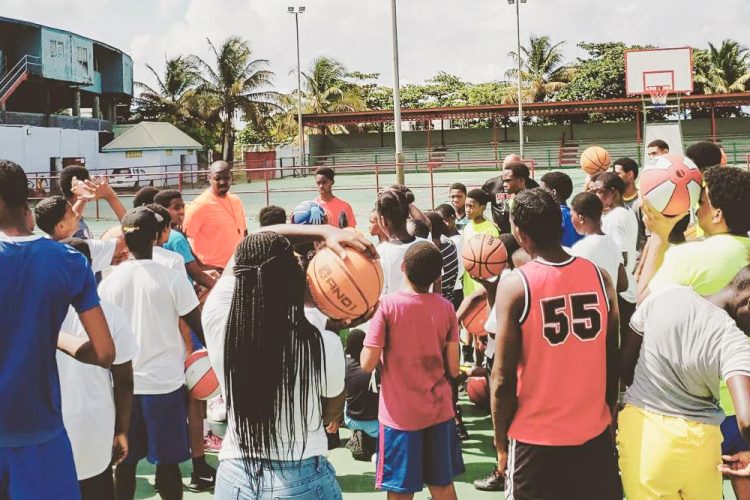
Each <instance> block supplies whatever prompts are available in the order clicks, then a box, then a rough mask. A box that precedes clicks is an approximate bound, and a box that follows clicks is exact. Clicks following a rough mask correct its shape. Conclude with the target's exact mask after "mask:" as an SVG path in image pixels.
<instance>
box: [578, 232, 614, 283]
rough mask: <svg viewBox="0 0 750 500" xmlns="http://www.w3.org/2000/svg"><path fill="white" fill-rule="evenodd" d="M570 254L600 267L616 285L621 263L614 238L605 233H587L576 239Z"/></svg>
mask: <svg viewBox="0 0 750 500" xmlns="http://www.w3.org/2000/svg"><path fill="white" fill-rule="evenodd" d="M570 253H571V255H575V256H576V257H583V258H584V259H588V260H590V261H591V262H593V263H594V264H596V265H597V266H599V267H601V268H602V269H604V270H605V271H607V274H609V278H610V280H611V281H612V284H613V285H614V286H615V288H616V287H617V276H619V271H620V264H622V263H623V260H622V251H621V250H620V247H619V246H618V245H617V243H615V240H614V239H612V237H611V236H609V235H607V234H589V235H587V236H586V237H585V238H583V239H580V240H578V241H577V242H576V243H575V244H574V245H573V247H572V248H571V249H570Z"/></svg>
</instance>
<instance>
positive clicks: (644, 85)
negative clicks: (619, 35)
mask: <svg viewBox="0 0 750 500" xmlns="http://www.w3.org/2000/svg"><path fill="white" fill-rule="evenodd" d="M656 87H660V88H662V89H663V90H668V91H669V93H671V94H676V93H680V94H683V93H686V92H692V91H693V49H691V48H690V47H677V48H673V49H646V50H626V51H625V93H627V94H628V95H640V94H648V93H649V91H650V90H653V89H655V88H656Z"/></svg>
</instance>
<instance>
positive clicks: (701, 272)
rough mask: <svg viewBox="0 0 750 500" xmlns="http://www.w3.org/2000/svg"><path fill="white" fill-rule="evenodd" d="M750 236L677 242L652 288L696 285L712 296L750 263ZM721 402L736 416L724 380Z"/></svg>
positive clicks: (718, 237) (719, 236)
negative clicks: (678, 243) (749, 259)
mask: <svg viewBox="0 0 750 500" xmlns="http://www.w3.org/2000/svg"><path fill="white" fill-rule="evenodd" d="M748 257H750V238H747V237H744V236H734V235H731V234H717V235H714V236H710V237H708V238H706V239H705V240H702V241H691V242H689V243H683V244H681V245H675V246H673V247H671V248H670V249H669V250H667V253H666V255H665V256H664V264H663V265H662V266H661V268H659V270H658V271H657V272H656V274H655V275H654V277H653V279H652V280H651V282H650V283H649V285H648V287H649V289H651V290H652V291H653V290H656V289H657V288H659V287H660V286H663V285H666V284H671V283H675V284H678V285H685V286H689V287H692V288H693V290H695V291H696V293H698V294H700V295H711V294H713V293H716V292H718V291H719V290H721V289H722V288H724V287H725V286H726V285H727V284H729V282H730V281H732V279H733V278H734V276H735V275H736V274H737V272H739V270H740V269H742V268H743V267H744V266H746V265H747V264H748ZM720 393H721V400H720V404H721V407H722V409H723V410H724V413H725V414H726V415H727V416H729V415H734V403H733V402H732V397H731V396H730V395H729V390H728V389H727V385H726V384H725V383H724V382H723V381H722V383H721V387H720Z"/></svg>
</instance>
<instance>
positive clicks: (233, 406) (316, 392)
mask: <svg viewBox="0 0 750 500" xmlns="http://www.w3.org/2000/svg"><path fill="white" fill-rule="evenodd" d="M306 241H324V242H325V243H326V244H327V245H328V246H329V247H331V249H332V250H334V251H336V252H338V253H342V252H343V248H342V245H343V246H350V247H354V248H357V249H360V250H363V251H368V252H370V253H371V254H372V255H373V256H376V253H375V250H374V248H373V246H372V243H370V242H369V241H368V240H367V239H365V238H364V236H361V235H359V234H357V233H354V232H350V231H344V230H341V229H337V228H334V227H332V226H327V225H325V226H302V225H279V226H270V227H267V228H263V232H257V233H253V234H250V235H249V236H248V237H246V238H245V239H244V240H242V242H241V243H240V244H239V246H238V247H237V250H236V252H235V256H234V263H233V264H232V263H230V265H229V266H228V267H227V269H226V270H225V272H224V275H223V276H222V277H221V278H220V279H219V280H218V281H217V284H216V286H215V287H214V289H213V290H212V292H211V294H210V295H209V298H208V300H207V301H206V303H205V306H204V309H203V318H202V320H203V325H204V333H205V336H206V345H207V347H208V352H209V357H210V360H211V365H212V366H213V368H214V370H215V372H216V375H217V377H218V378H219V383H220V385H221V389H222V393H223V395H224V398H225V400H226V404H227V414H228V428H227V434H226V436H225V438H224V443H223V446H222V449H221V453H220V455H219V470H218V472H217V479H216V487H215V498H217V499H219V500H223V499H229V498H231V499H243V500H244V499H271V498H279V497H294V498H321V499H323V498H325V499H337V498H341V490H340V488H339V486H338V484H337V482H336V477H335V471H334V469H333V466H332V465H331V464H330V463H329V462H328V461H327V459H326V455H327V441H326V436H325V430H324V425H325V424H327V423H328V422H330V421H331V420H332V419H333V417H334V415H338V414H339V413H340V412H341V409H342V407H343V400H342V401H341V402H339V399H342V398H340V395H341V394H342V393H343V389H344V360H343V356H341V355H340V354H339V355H338V357H337V356H336V352H337V350H336V349H334V348H333V346H330V347H329V345H328V344H329V342H330V340H329V339H328V338H326V337H323V336H322V335H321V333H320V331H319V330H318V329H317V328H316V327H315V326H313V325H312V324H311V323H310V322H309V321H308V320H307V319H306V318H305V309H304V294H305V277H304V273H303V271H302V268H301V267H300V264H299V262H298V261H297V258H296V257H295V255H294V252H293V250H292V244H296V243H303V242H306ZM333 340H334V341H336V342H339V340H338V339H333ZM338 347H339V349H338V352H339V353H340V351H341V349H340V345H339V346H338Z"/></svg>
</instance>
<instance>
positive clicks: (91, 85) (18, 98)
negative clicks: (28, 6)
mask: <svg viewBox="0 0 750 500" xmlns="http://www.w3.org/2000/svg"><path fill="white" fill-rule="evenodd" d="M132 97H133V60H132V59H131V58H130V56H128V55H127V54H125V53H124V52H122V51H121V50H118V49H116V48H114V47H112V46H110V45H107V44H105V43H102V42H98V41H96V40H92V39H90V38H86V37H84V36H80V35H77V34H75V33H71V32H69V31H65V30H61V29H57V28H50V27H47V26H42V25H39V24H35V23H30V22H26V21H20V20H17V19H9V18H6V17H0V120H2V123H5V124H13V123H17V124H29V125H37V126H39V125H41V126H52V127H62V128H78V129H91V128H93V127H92V125H94V123H89V124H88V126H87V125H86V124H84V123H83V121H82V120H80V119H79V120H74V121H73V122H71V123H69V124H68V125H67V126H66V124H65V120H64V119H63V118H62V117H59V118H58V117H55V116H54V115H55V113H57V112H59V111H60V110H64V109H72V114H73V116H74V117H80V114H81V108H90V109H91V115H92V120H91V121H92V122H94V121H96V122H97V123H96V129H97V130H111V124H112V123H113V122H117V115H118V109H119V110H120V112H121V113H123V114H124V113H127V110H128V109H129V107H130V101H131V99H132ZM29 114H32V115H41V116H42V117H43V118H42V121H41V122H40V123H36V121H37V120H36V119H34V117H32V116H29ZM36 118H37V119H39V117H36ZM101 121H105V122H109V123H105V124H102V123H101ZM30 122H31V123H30ZM74 124H75V125H74ZM103 125H104V126H103Z"/></svg>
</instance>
